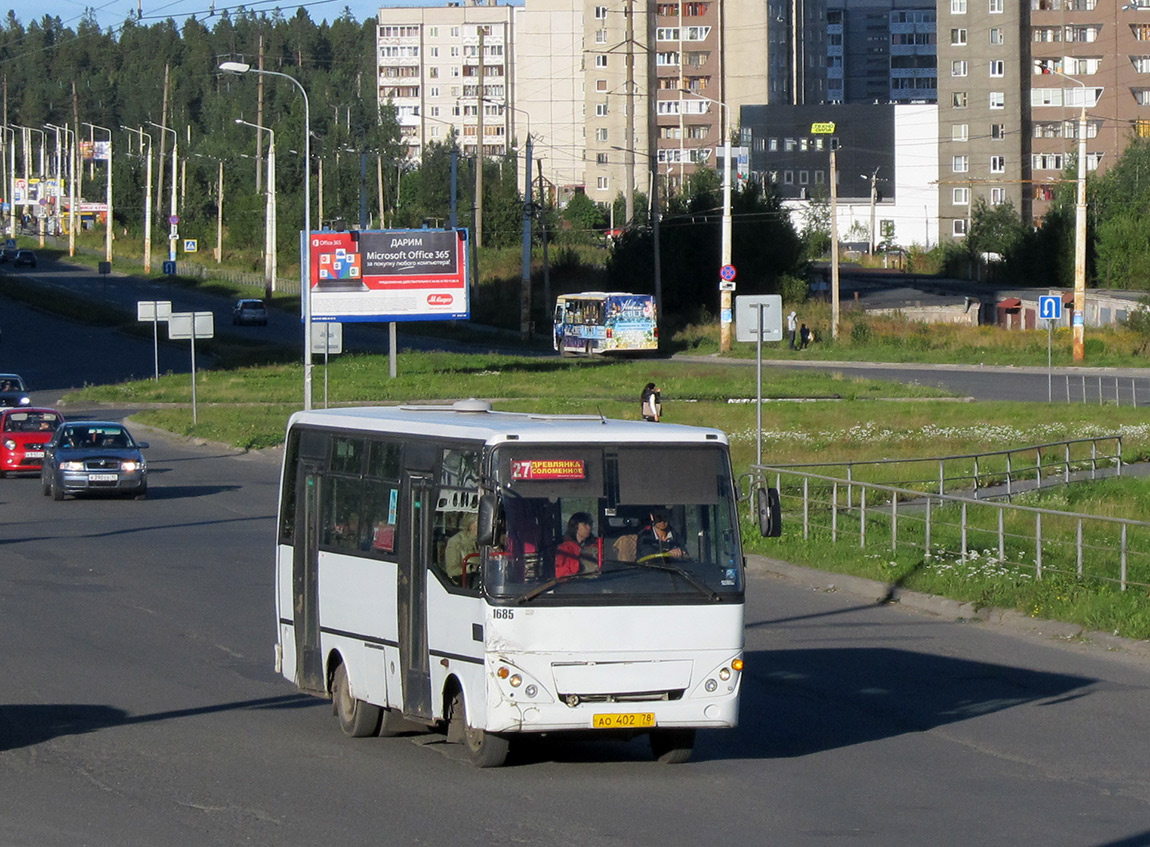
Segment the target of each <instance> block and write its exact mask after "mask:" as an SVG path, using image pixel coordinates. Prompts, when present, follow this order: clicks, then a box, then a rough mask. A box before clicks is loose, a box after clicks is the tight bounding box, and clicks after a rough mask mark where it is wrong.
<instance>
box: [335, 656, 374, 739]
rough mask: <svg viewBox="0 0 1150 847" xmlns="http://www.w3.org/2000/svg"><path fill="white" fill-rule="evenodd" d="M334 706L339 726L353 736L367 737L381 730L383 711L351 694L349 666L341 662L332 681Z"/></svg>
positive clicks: (345, 732)
mask: <svg viewBox="0 0 1150 847" xmlns="http://www.w3.org/2000/svg"><path fill="white" fill-rule="evenodd" d="M331 700H332V708H333V710H334V711H335V714H336V717H338V718H339V728H340V730H342V731H343V734H344V735H346V736H349V737H351V738H365V737H366V736H369V735H375V734H376V732H377V731H378V730H379V722H380V717H381V716H382V711H381V710H380V708H379V706H373V705H372V704H371V703H365V702H364V701H363V700H357V699H355V698H354V697H352V696H351V686H350V685H348V682H347V666H346V665H344V664H342V663H341V664H340V666H339V667H338V668H336V669H335V677H334V678H333V679H332V683H331Z"/></svg>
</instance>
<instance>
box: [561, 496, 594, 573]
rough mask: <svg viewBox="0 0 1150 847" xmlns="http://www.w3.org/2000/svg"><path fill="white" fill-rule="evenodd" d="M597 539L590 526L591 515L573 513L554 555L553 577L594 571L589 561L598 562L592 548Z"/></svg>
mask: <svg viewBox="0 0 1150 847" xmlns="http://www.w3.org/2000/svg"><path fill="white" fill-rule="evenodd" d="M598 543H599V539H598V538H596V537H595V533H594V530H593V528H592V525H591V515H589V514H588V513H587V512H575V513H574V514H573V515H571V517H569V518H568V519H567V533H566V535H564V536H563V541H562V542H561V543H560V544H559V549H558V551H557V552H556V554H555V576H571V575H572V574H577V573H580V572H581V571H589V570H595V569H596V567H595V565H594V564H593V563H592V561H591V559H592V558H594V559H595V561H596V562H597V561H598V557H597V556H595V555H594V552H593V550H594V548H595V547H596V546H597V545H598Z"/></svg>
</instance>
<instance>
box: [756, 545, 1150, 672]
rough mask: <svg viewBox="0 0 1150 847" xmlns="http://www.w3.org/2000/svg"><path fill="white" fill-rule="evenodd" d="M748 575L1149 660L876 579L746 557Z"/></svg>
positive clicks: (1073, 629)
mask: <svg viewBox="0 0 1150 847" xmlns="http://www.w3.org/2000/svg"><path fill="white" fill-rule="evenodd" d="M747 569H748V570H751V571H754V572H757V573H765V574H770V575H773V576H777V577H782V578H783V579H786V580H787V581H789V582H793V583H795V584H797V585H805V586H807V587H809V588H812V589H814V590H816V591H846V592H848V593H850V594H855V595H858V596H859V597H864V598H866V599H868V600H871V601H872V602H873V603H874V604H875V605H876V606H877V605H882V604H885V603H898V604H899V605H900V606H906V607H907V608H908V609H914V610H915V611H918V612H924V613H925V614H929V615H934V616H936V617H939V618H947V619H949V620H953V621H957V622H959V623H982V624H990V625H992V626H997V627H1001V628H1003V629H1007V630H1010V631H1012V632H1017V633H1021V634H1025V635H1031V636H1039V637H1042V638H1048V639H1051V640H1054V641H1058V642H1062V643H1075V644H1079V645H1083V646H1087V647H1093V648H1097V649H1102V650H1105V651H1107V652H1110V653H1121V654H1126V655H1129V656H1134V657H1137V658H1139V659H1144V660H1150V640H1146V641H1138V640H1136V639H1133V638H1122V637H1120V636H1118V635H1114V634H1112V633H1109V632H1098V631H1095V630H1088V629H1086V628H1085V627H1083V626H1082V625H1080V624H1075V623H1068V622H1066V621H1053V620H1047V619H1045V618H1032V617H1030V616H1029V615H1027V614H1024V613H1022V612H1019V611H1016V610H1014V609H1000V608H995V607H990V606H976V605H975V604H973V603H965V602H962V601H959V600H952V599H950V598H949V597H940V596H938V595H936V594H923V593H921V592H918V591H908V590H906V589H905V588H898V587H897V586H893V585H890V584H889V583H885V582H879V581H878V580H874V579H866V578H864V577H860V576H851V575H849V574H839V573H832V572H830V571H820V570H817V569H815V568H804V567H800V566H798V565H792V564H790V563H789V562H784V561H782V560H781V559H772V558H770V557H769V556H758V555H753V554H748V555H747Z"/></svg>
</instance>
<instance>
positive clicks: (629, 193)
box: [611, 0, 654, 226]
mask: <svg viewBox="0 0 1150 847" xmlns="http://www.w3.org/2000/svg"><path fill="white" fill-rule="evenodd" d="M623 14H624V15H626V17H627V29H626V33H627V34H626V36H625V38H626V40H627V52H626V54H625V55H624V59H625V61H626V62H627V139H626V141H625V142H624V143H623V149H624V150H625V151H626V152H625V153H624V155H625V156H626V157H627V159H626V162H627V170H626V180H627V182H626V185H624V186H623V201H624V202H623V209H624V212H623V216H624V217H625V218H626V220H625V221H624V222H623V225H624V226H630V225H631V224H632V223H634V221H635V9H634V0H627V5H626V6H625V7H624V10H623ZM651 43H652V44H654V42H651ZM652 91H654V89H652ZM649 108H650V106H648V109H649ZM611 208H612V209H614V208H615V201H614V198H612V200H611Z"/></svg>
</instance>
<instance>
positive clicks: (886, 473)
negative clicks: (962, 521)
mask: <svg viewBox="0 0 1150 847" xmlns="http://www.w3.org/2000/svg"><path fill="white" fill-rule="evenodd" d="M773 467H774V468H776V469H783V470H795V471H797V470H800V469H804V468H806V469H810V470H816V469H819V470H822V471H823V472H828V469H833V468H842V469H843V471H844V472H845V474H846V478H845V479H844V480H843V481H844V482H845V483H847V484H848V485H849V484H850V483H852V482H855V481H859V482H874V483H881V484H887V485H895V486H899V487H902V488H907V489H912V490H915V491H918V492H919V493H925V492H927V491H930V492H931V493H934V494H939V495H944V494H958V493H961V494H964V495H967V494H969V495H970V496H972V497H974V498H987V497H1006V498H1007V499H1010V498H1011V497H1012V496H1014V495H1015V494H1016V493H1019V492H1020V491H1028V490H1032V489H1034V488H1043V487H1045V486H1047V485H1055V484H1066V483H1070V482H1072V481H1076V480H1079V479H1098V478H1100V477H1101V476H1121V475H1122V436H1120V435H1104V436H1098V437H1093V438H1072V439H1067V440H1064V441H1052V442H1049V443H1046V444H1035V445H1031V446H1028V447H1015V448H1011V449H1009V450H994V451H991V452H987V453H962V454H956V455H952V456H927V457H922V458H910V459H866V460H859V461H855V460H848V461H843V462H796V463H793V464H780V465H775V466H773ZM920 468H925V469H927V470H919V469H920ZM751 469H752V471H753V472H761V471H762V470H764V468H763V467H760V466H756V465H752V466H751ZM927 471H931V473H930V475H929V476H928V475H927ZM860 473H861V474H862V478H860ZM849 494H850V489H849V488H848V498H849ZM847 505H850V501H849V499H848V502H847Z"/></svg>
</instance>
